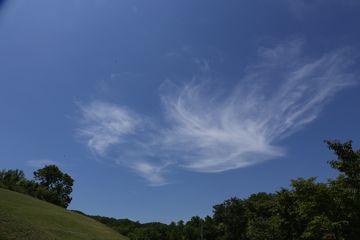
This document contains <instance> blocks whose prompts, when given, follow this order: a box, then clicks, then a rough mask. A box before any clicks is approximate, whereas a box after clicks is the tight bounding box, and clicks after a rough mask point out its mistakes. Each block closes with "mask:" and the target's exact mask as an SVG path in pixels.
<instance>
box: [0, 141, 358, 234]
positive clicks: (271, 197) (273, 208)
mask: <svg viewBox="0 0 360 240" xmlns="http://www.w3.org/2000/svg"><path fill="white" fill-rule="evenodd" d="M326 143H327V145H328V146H329V148H330V150H332V151H333V152H334V153H335V154H336V155H337V159H336V160H332V161H329V165H330V166H331V167H332V168H334V169H336V170H338V171H339V175H338V176H337V177H336V178H335V179H330V180H328V181H326V182H318V181H317V180H316V178H315V177H314V178H309V179H303V178H298V179H295V180H292V181H291V187H290V188H289V189H287V188H282V189H280V190H278V191H277V192H275V193H264V192H261V193H256V194H253V195H251V196H249V197H248V198H245V199H239V198H231V199H228V200H226V201H224V202H223V203H221V204H218V205H215V206H214V207H213V215H212V216H207V217H205V218H201V217H198V216H194V217H192V218H191V219H190V220H189V221H187V222H186V223H185V222H184V221H179V222H177V223H175V222H172V223H171V224H162V223H147V224H141V223H139V222H134V221H131V220H128V219H115V218H108V217H101V216H91V217H92V218H94V219H96V220H97V221H100V222H102V223H104V224H106V225H108V226H109V227H111V228H113V229H114V230H116V231H117V232H119V233H121V234H123V235H125V236H128V237H129V238H130V239H132V240H198V239H201V240H202V239H207V240H265V239H266V240H320V239H325V240H335V239H336V240H357V239H359V236H360V150H353V148H352V142H351V141H348V142H345V143H340V142H337V141H332V142H331V141H326ZM34 175H35V180H26V179H25V177H24V174H23V172H22V171H19V170H8V171H2V172H0V187H5V188H8V189H11V190H15V191H19V192H22V193H27V194H29V195H31V196H35V197H37V198H40V199H44V200H47V201H50V202H53V203H55V204H58V205H60V206H63V207H66V206H67V205H68V203H70V201H71V198H70V197H69V194H70V193H71V191H72V188H71V187H72V184H73V180H72V179H71V177H70V176H68V175H67V174H63V173H62V172H61V171H60V170H59V169H58V168H57V167H56V166H46V167H45V168H44V169H40V170H38V171H36V172H35V173H34ZM0 213H1V212H0ZM79 213H81V212H79ZM0 217H1V216H0ZM0 220H1V218H0ZM0 223H1V222H0ZM0 225H1V224H0ZM0 230H1V228H0Z"/></svg>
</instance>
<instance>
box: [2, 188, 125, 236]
mask: <svg viewBox="0 0 360 240" xmlns="http://www.w3.org/2000/svg"><path fill="white" fill-rule="evenodd" d="M10 239H20V240H21V239H26V240H32V239H34V240H45V239H46V240H48V239H51V240H57V239H59V240H60V239H66V240H72V239H74V240H75V239H76V240H81V239H84V240H85V239H86V240H91V239H92V240H96V239H99V240H107V239H109V240H110V239H111V240H126V239H127V238H126V237H124V236H121V235H119V234H118V233H117V232H115V231H114V230H112V229H110V228H108V227H106V226H105V225H103V224H101V223H99V222H97V221H95V220H94V219H91V218H88V217H86V216H83V215H81V214H78V213H74V212H71V211H68V210H65V209H63V208H61V207H58V206H55V205H53V204H50V203H47V202H44V201H40V200H38V199H35V198H32V197H30V196H27V195H23V194H20V193H16V192H12V191H9V190H5V189H1V188H0V240H10Z"/></svg>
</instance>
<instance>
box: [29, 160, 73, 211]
mask: <svg viewBox="0 0 360 240" xmlns="http://www.w3.org/2000/svg"><path fill="white" fill-rule="evenodd" d="M34 178H35V180H36V181H37V182H38V183H39V189H38V191H39V196H38V197H39V198H41V199H43V200H46V201H48V202H51V203H54V204H56V205H59V206H62V207H64V208H67V206H68V205H69V203H70V202H71V200H72V198H71V197H70V194H71V192H72V186H73V184H74V180H73V179H72V178H71V177H70V175H68V174H66V173H63V172H61V171H60V169H59V168H58V167H57V166H56V165H47V166H45V167H44V168H41V169H38V170H37V171H35V172H34Z"/></svg>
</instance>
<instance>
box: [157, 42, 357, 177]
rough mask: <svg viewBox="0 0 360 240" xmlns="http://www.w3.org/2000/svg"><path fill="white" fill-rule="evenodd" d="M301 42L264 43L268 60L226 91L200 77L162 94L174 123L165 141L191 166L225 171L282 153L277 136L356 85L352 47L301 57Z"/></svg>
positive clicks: (310, 118) (312, 116)
mask: <svg viewBox="0 0 360 240" xmlns="http://www.w3.org/2000/svg"><path fill="white" fill-rule="evenodd" d="M301 45H302V44H301V41H295V42H291V43H286V44H284V45H280V46H277V47H276V48H274V49H263V50H262V51H261V52H260V53H261V56H262V58H263V61H262V62H261V63H260V64H258V65H256V66H251V67H249V68H248V74H247V75H246V76H245V77H244V78H243V79H242V81H240V83H239V84H238V86H236V87H235V89H234V90H233V91H232V92H230V93H228V95H227V96H225V97H224V96H221V97H217V96H216V92H215V93H214V92H211V91H207V90H204V89H206V87H204V84H203V83H201V82H200V83H198V84H196V83H194V82H193V83H190V84H187V85H185V87H183V88H182V89H181V90H180V91H179V92H178V94H177V95H174V94H171V93H170V94H168V95H167V96H164V98H163V102H164V105H165V107H166V114H167V116H168V118H169V119H170V121H171V125H172V128H171V129H170V130H167V131H166V134H165V136H166V137H167V144H169V145H170V146H171V147H173V146H181V147H180V149H181V150H180V151H181V152H183V153H186V158H184V159H182V164H183V165H184V166H185V167H186V168H189V169H191V170H194V171H200V172H221V171H226V170H230V169H236V168H241V167H246V166H249V165H252V164H255V163H258V162H260V161H264V160H267V159H270V158H274V157H277V156H281V155H283V154H284V151H283V150H282V149H281V148H279V147H278V146H276V143H277V142H278V141H279V140H281V139H283V138H284V137H287V136H289V135H291V134H292V133H294V132H295V131H297V130H298V129H299V128H301V127H302V126H304V125H306V124H308V123H310V122H311V121H313V120H314V119H316V118H317V117H318V114H319V112H320V111H321V109H322V107H323V105H324V104H325V103H326V102H327V101H328V100H329V99H330V98H331V97H332V96H333V94H334V93H336V92H338V91H339V90H341V89H343V88H344V87H346V86H349V85H352V84H354V81H353V76H352V75H351V74H348V73H346V72H345V69H346V68H347V67H348V64H349V61H348V60H347V57H346V50H339V51H335V52H333V53H330V54H326V55H324V56H323V57H321V58H319V59H315V60H313V61H308V62H303V61H302V60H301V56H300V53H301ZM289 60H291V61H290V64H288V63H287V62H288V61H289ZM283 65H286V66H283Z"/></svg>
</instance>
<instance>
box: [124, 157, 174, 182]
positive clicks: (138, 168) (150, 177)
mask: <svg viewBox="0 0 360 240" xmlns="http://www.w3.org/2000/svg"><path fill="white" fill-rule="evenodd" d="M131 168H132V169H133V170H134V171H135V172H136V173H137V174H139V175H140V176H141V177H143V178H144V179H146V180H147V181H148V183H149V185H150V186H163V185H166V184H167V183H168V182H167V181H166V179H165V178H164V176H163V175H164V170H165V168H166V165H160V166H156V165H154V164H151V163H148V162H135V163H134V164H133V165H132V166H131Z"/></svg>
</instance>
